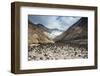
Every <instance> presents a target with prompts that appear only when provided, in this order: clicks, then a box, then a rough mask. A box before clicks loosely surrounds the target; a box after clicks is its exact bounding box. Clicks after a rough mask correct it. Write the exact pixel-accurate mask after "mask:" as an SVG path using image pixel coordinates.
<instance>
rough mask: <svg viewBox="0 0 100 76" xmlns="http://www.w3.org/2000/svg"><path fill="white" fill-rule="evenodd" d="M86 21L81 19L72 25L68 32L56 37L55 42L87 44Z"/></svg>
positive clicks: (84, 18)
mask: <svg viewBox="0 0 100 76" xmlns="http://www.w3.org/2000/svg"><path fill="white" fill-rule="evenodd" d="M87 32H88V19H87V18H86V17H82V18H81V19H80V20H79V21H77V22H76V23H75V24H73V25H72V26H71V27H70V28H69V29H68V30H66V31H65V32H64V33H62V34H61V35H59V36H57V37H56V38H55V39H54V40H55V41H56V42H70V43H78V44H87V38H88V33H87Z"/></svg>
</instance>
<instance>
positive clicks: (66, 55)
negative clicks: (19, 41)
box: [28, 43, 88, 61]
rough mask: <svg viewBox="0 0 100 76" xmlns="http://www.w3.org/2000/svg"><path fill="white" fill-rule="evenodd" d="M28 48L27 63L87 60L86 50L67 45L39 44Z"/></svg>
mask: <svg viewBox="0 0 100 76" xmlns="http://www.w3.org/2000/svg"><path fill="white" fill-rule="evenodd" d="M30 48H31V49H30ZM30 48H29V50H28V60H29V61H31V60H36V61H38V60H58V59H80V58H82V59H85V58H88V51H87V49H85V48H83V47H73V46H70V45H68V44H56V43H55V44H40V45H38V46H32V47H30Z"/></svg>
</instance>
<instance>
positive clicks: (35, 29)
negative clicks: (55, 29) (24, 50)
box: [28, 21, 54, 45]
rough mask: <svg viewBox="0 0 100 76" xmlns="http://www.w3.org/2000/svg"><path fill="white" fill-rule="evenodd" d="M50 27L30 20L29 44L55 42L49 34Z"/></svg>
mask: <svg viewBox="0 0 100 76" xmlns="http://www.w3.org/2000/svg"><path fill="white" fill-rule="evenodd" d="M47 32H49V31H48V28H46V27H44V26H43V25H41V24H33V23H32V22H30V21H28V44H29V45H30V44H39V43H54V42H53V40H52V39H51V38H49V36H48V35H47Z"/></svg>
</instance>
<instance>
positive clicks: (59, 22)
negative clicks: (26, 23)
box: [28, 15, 81, 30]
mask: <svg viewBox="0 0 100 76" xmlns="http://www.w3.org/2000/svg"><path fill="white" fill-rule="evenodd" d="M80 18H81V17H73V16H43V15H40V16H39V15H29V16H28V19H29V20H30V21H31V22H33V23H35V24H38V23H40V24H43V25H44V26H45V27H47V28H51V29H52V28H57V29H60V30H67V29H68V28H69V27H70V26H71V25H72V24H74V23H75V22H77V21H78V20H79V19H80Z"/></svg>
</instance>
